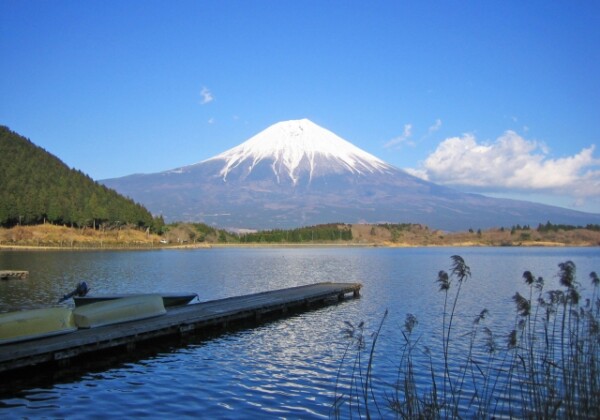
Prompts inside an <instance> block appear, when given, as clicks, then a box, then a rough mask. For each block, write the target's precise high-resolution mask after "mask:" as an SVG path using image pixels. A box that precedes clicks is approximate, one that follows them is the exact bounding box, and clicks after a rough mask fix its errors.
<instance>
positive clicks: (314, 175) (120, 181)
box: [100, 119, 600, 230]
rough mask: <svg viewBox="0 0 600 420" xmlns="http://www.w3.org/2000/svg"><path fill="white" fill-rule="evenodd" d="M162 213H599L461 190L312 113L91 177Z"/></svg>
mask: <svg viewBox="0 0 600 420" xmlns="http://www.w3.org/2000/svg"><path fill="white" fill-rule="evenodd" d="M100 182H101V183H103V184H104V185H106V186H107V187H109V188H113V189H115V190H117V191H118V192H119V193H121V194H124V195H127V196H129V197H131V198H132V199H134V200H136V201H138V202H140V203H142V204H143V205H145V206H146V207H147V208H148V209H150V211H152V212H153V213H154V214H157V215H158V214H162V215H163V217H164V218H165V220H166V221H168V222H172V221H194V222H204V223H207V224H211V225H216V226H219V227H224V228H248V229H276V228H292V227H299V226H308V225H315V224H320V223H332V222H343V223H386V222H389V223H422V224H426V225H428V226H429V227H432V228H436V229H444V230H466V229H469V228H487V227H494V226H495V227H498V226H511V225H514V224H529V225H537V224H538V223H545V222H546V221H548V220H550V221H551V222H552V223H564V224H576V225H581V224H583V225H585V224H588V223H599V222H600V215H597V214H589V213H582V212H577V211H574V210H568V209H564V208H560V207H553V206H547V205H542V204H535V203H530V202H525V201H517V200H507V199H496V198H490V197H485V196H483V195H478V194H467V193H463V192H459V191H457V190H454V189H451V188H447V187H443V186H439V185H437V184H433V183H431V182H427V181H424V180H422V179H419V178H416V177H414V176H412V175H410V174H408V173H406V172H404V171H402V170H400V169H398V168H396V167H394V166H392V165H390V164H388V163H386V162H384V161H382V160H381V159H378V158H377V157H375V156H373V155H371V154H369V153H367V152H365V151H363V150H361V149H359V148H358V147H356V146H354V145H353V144H351V143H349V142H348V141H346V140H344V139H342V138H340V137H339V136H337V135H336V134H334V133H332V132H331V131H328V130H326V129H324V128H322V127H320V126H318V125H316V124H314V123H313V122H311V121H309V120H307V119H303V120H292V121H284V122H279V123H277V124H274V125H272V126H270V127H268V128H266V129H265V130H263V131H261V132H260V133H258V134H256V135H255V136H253V137H251V138H250V139H248V140H247V141H245V142H243V143H241V144H240V145H238V146H236V147H234V148H232V149H229V150H227V151H225V152H223V153H221V154H219V155H217V156H214V157H212V158H210V159H207V160H204V161H202V162H200V163H196V164H193V165H189V166H184V167H180V168H176V169H173V170H169V171H165V172H160V173H155V174H137V175H129V176H126V177H122V178H114V179H107V180H103V181H100Z"/></svg>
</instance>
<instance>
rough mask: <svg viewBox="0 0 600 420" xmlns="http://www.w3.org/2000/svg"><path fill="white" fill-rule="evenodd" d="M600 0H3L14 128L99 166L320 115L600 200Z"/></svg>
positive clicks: (527, 187) (441, 172) (537, 191)
mask: <svg viewBox="0 0 600 420" xmlns="http://www.w3.org/2000/svg"><path fill="white" fill-rule="evenodd" d="M599 46H600V2H598V1H551V2H548V1H525V2H524V1H434V2H429V1H413V2H408V1H375V2H371V1H361V2H356V1H348V0H344V1H334V0H330V1H329V0H328V1H322V0H318V1H300V0H294V1H286V0H283V1H248V0H246V1H242V0H240V1H176V2H172V1H141V0H140V1H128V0H119V1H112V0H102V1H96V0H90V1H60V0H53V1H41V0H39V1H28V0H2V1H0V56H1V57H2V60H1V64H0V95H1V97H2V99H1V101H0V124H2V125H6V126H8V127H9V128H11V129H12V130H14V131H16V132H18V133H19V134H22V135H23V136H25V137H27V138H29V139H30V140H31V141H33V142H34V143H35V144H37V145H39V146H41V147H43V148H44V149H46V150H47V151H49V152H50V153H52V154H54V155H56V156H58V157H59V158H60V159H61V160H63V161H64V162H65V163H66V164H67V165H69V166H71V167H74V168H77V169H80V170H81V171H83V172H84V173H87V174H88V175H90V176H91V177H92V178H94V179H105V178H112V177H119V176H124V175H129V174H132V173H152V172H159V171H163V170H168V169H172V168H176V167H179V166H184V165H187V164H192V163H196V162H199V161H202V160H204V159H207V158H209V157H212V156H214V155H216V154H218V153H220V152H223V151H224V150H226V149H229V148H231V147H233V146H236V145H237V144H239V143H241V142H242V141H244V140H246V139H248V138H249V137H251V136H253V135H254V134H256V133H258V132H259V131H261V130H263V129H264V128H266V127H268V126H269V125H271V124H273V123H276V122H278V121H282V120H289V119H299V118H309V119H311V120H312V121H314V122H315V123H317V124H319V125H321V126H322V127H324V128H327V129H329V130H331V131H333V132H335V133H336V134H338V135H340V136H341V137H343V138H344V139H346V140H348V141H350V142H352V143H354V144H355V145H356V146H358V147H360V148H362V149H364V150H366V151H367V152H369V153H371V154H373V155H375V156H377V157H379V158H381V159H383V160H385V161H387V162H389V163H391V164H393V165H395V166H398V167H400V168H403V169H406V170H408V171H410V172H411V173H413V174H415V175H418V176H421V177H423V178H426V179H429V180H431V181H434V182H437V183H440V184H445V185H449V186H454V187H456V188H459V189H461V190H464V191H473V192H480V193H485V194H488V195H494V196H502V197H515V198H522V199H527V200H531V201H540V202H544V203H549V204H555V205H560V206H563V207H570V208H576V209H580V210H584V211H591V212H596V213H600V151H599V150H597V145H598V143H599V136H600V134H599V133H600V132H599V130H598V123H599V122H600V47H599Z"/></svg>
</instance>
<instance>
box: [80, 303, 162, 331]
mask: <svg viewBox="0 0 600 420" xmlns="http://www.w3.org/2000/svg"><path fill="white" fill-rule="evenodd" d="M166 312H167V311H166V310H165V306H164V304H163V299H162V297H161V296H160V295H138V296H131V297H124V298H120V299H113V300H106V301H102V302H96V303H90V304H89V305H84V306H80V307H77V308H75V309H74V310H73V319H74V320H75V325H77V327H79V328H94V327H101V326H104V325H112V324H118V323H121V322H128V321H135V320H138V319H145V318H151V317H154V316H158V315H163V314H165V313H166Z"/></svg>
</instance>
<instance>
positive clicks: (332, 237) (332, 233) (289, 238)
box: [240, 223, 352, 243]
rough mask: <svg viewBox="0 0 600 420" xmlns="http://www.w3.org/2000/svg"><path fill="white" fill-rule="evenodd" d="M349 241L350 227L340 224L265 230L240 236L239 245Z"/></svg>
mask: <svg viewBox="0 0 600 420" xmlns="http://www.w3.org/2000/svg"><path fill="white" fill-rule="evenodd" d="M350 240H352V229H351V227H350V226H349V225H345V224H340V223H330V224H326V225H316V226H307V227H302V228H298V229H291V230H280V229H275V230H265V231H260V232H254V233H246V234H244V235H241V236H240V242H241V243H303V242H315V241H316V242H324V241H350Z"/></svg>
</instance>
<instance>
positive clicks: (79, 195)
mask: <svg viewBox="0 0 600 420" xmlns="http://www.w3.org/2000/svg"><path fill="white" fill-rule="evenodd" d="M44 222H50V223H55V224H65V225H69V226H78V227H84V226H89V227H99V226H115V225H123V224H129V225H135V226H138V227H145V228H151V229H153V230H158V229H160V228H161V227H162V218H158V219H154V218H153V217H152V215H151V214H150V212H149V211H148V210H146V208H144V207H143V206H141V205H139V204H137V203H135V202H134V201H133V200H131V199H128V198H125V197H123V196H121V195H119V194H118V193H117V192H115V191H114V190H111V189H108V188H106V187H105V186H103V185H100V184H98V183H96V182H94V180H92V179H91V178H90V177H89V176H87V175H85V174H83V173H82V172H81V171H79V170H75V169H70V168H69V167H68V166H67V165H65V164H64V163H63V162H61V161H60V160H59V159H58V158H56V157H55V156H53V155H51V154H50V153H48V152H46V151H45V150H44V149H42V148H40V147H38V146H36V145H35V144H33V143H32V142H31V141H29V140H28V139H26V138H24V137H22V136H20V135H19V134H17V133H15V132H12V131H11V130H9V129H8V128H7V127H4V126H0V226H3V227H11V226H14V225H17V224H21V225H31V224H39V223H44Z"/></svg>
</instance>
